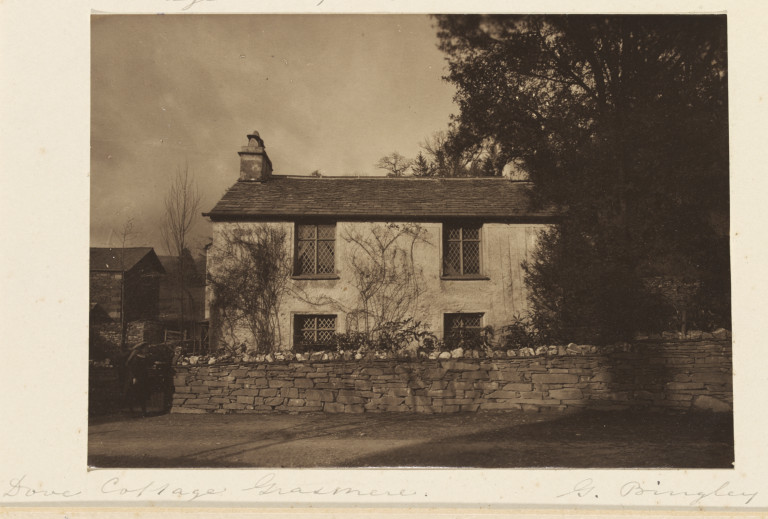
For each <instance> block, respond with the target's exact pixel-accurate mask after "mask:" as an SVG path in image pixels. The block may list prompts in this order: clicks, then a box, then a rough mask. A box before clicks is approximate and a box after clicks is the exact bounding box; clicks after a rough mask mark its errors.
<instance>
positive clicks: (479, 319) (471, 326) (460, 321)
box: [443, 313, 483, 346]
mask: <svg viewBox="0 0 768 519" xmlns="http://www.w3.org/2000/svg"><path fill="white" fill-rule="evenodd" d="M444 319H445V322H444V325H443V330H444V339H445V343H446V344H447V345H449V346H460V345H462V344H466V343H467V342H468V341H473V340H477V339H479V338H480V332H481V330H482V328H483V314H481V313H466V314H465V313H462V314H445V316H444Z"/></svg>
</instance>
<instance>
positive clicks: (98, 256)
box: [91, 247, 165, 273]
mask: <svg viewBox="0 0 768 519" xmlns="http://www.w3.org/2000/svg"><path fill="white" fill-rule="evenodd" d="M147 256H150V258H149V261H150V263H152V264H154V267H155V269H156V270H157V272H159V273H163V272H165V271H164V270H163V266H162V265H161V264H160V260H159V259H157V255H156V254H155V250H154V249H153V248H152V247H126V248H124V249H122V248H114V247H91V270H92V271H107V272H120V271H121V270H122V269H123V267H124V268H125V270H131V269H132V268H134V267H135V266H136V265H137V264H138V263H139V262H140V261H141V260H143V259H144V258H145V257H147ZM121 260H122V262H123V264H124V265H123V266H121Z"/></svg>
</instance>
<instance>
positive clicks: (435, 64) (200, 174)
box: [87, 14, 735, 469]
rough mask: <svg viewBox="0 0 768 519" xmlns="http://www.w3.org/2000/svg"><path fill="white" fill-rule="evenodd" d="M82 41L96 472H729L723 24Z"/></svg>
mask: <svg viewBox="0 0 768 519" xmlns="http://www.w3.org/2000/svg"><path fill="white" fill-rule="evenodd" d="M90 25H91V34H90V38H91V64H90V67H91V93H90V95H91V101H90V102H91V137H90V142H91V150H90V161H91V164H90V168H91V173H90V255H89V299H90V301H89V303H90V306H89V326H88V329H89V344H88V352H89V354H88V359H89V360H88V446H87V450H88V454H87V458H88V466H89V467H92V468H368V467H371V468H383V467H395V468H439V467H452V468H584V469H587V468H681V469H690V468H710V469H711V468H718V469H732V468H733V466H734V460H735V457H734V425H733V403H734V399H733V370H732V347H731V329H732V326H731V268H730V256H729V254H730V249H729V232H730V219H729V206H730V201H729V132H728V60H727V57H728V54H727V32H726V28H727V17H726V16H725V15H713V14H700V15H615V14H612V15H600V14H591V15H565V14H547V15H534V14H520V15H510V14H503V15H502V14H499V15H493V14H484V15H468V14H453V15H417V14H402V15H394V14H377V15H363V14H344V15H332V14H325V15H299V14H282V15H268V14H250V15H247V14H241V15H203V14H195V15H99V14H96V15H93V16H92V17H91V20H90ZM126 45H128V47H129V48H128V47H126Z"/></svg>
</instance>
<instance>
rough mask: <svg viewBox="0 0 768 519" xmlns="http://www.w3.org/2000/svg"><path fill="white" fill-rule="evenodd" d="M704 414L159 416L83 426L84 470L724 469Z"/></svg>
mask: <svg viewBox="0 0 768 519" xmlns="http://www.w3.org/2000/svg"><path fill="white" fill-rule="evenodd" d="M733 459H734V455H733V422H732V417H731V416H730V415H720V414H713V413H690V414H675V415H672V414H663V413H648V412H599V411H585V412H581V413H574V414H568V415H545V414H534V415H531V414H525V413H519V412H518V413H471V414H455V415H413V414H404V413H397V414H388V413H382V414H366V415H325V414H322V413H311V414H309V415H291V416H286V415H283V416H274V415H251V416H245V415H227V416H221V415H196V416H195V417H193V416H192V415H165V416H158V417H154V418H145V419H140V418H137V419H128V418H126V417H125V416H122V415H120V416H113V417H101V418H99V420H94V421H92V423H91V430H90V431H89V457H88V462H89V465H91V466H96V467H105V468H106V467H121V468H128V467H131V468H139V467H147V468H159V467H167V468H192V467H195V468H202V467H210V468H223V467H231V468H244V467H254V468H255V467H258V468H268V467H269V468H273V467H306V468H319V467H467V468H474V467H477V468H513V467H514V468H533V467H563V468H650V467H664V468H667V467H668V468H732V461H733Z"/></svg>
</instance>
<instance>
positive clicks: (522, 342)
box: [498, 315, 546, 350]
mask: <svg viewBox="0 0 768 519" xmlns="http://www.w3.org/2000/svg"><path fill="white" fill-rule="evenodd" d="M545 342H546V337H544V336H543V334H542V333H541V332H540V331H539V329H538V328H537V327H536V325H535V324H534V322H533V319H532V318H531V317H530V316H521V315H515V316H513V317H512V322H510V323H509V324H507V325H505V326H503V327H502V328H501V340H500V341H499V343H498V345H499V347H501V348H503V349H505V350H506V349H510V348H534V347H536V346H541V345H543V344H544V343H545Z"/></svg>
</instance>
